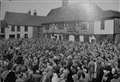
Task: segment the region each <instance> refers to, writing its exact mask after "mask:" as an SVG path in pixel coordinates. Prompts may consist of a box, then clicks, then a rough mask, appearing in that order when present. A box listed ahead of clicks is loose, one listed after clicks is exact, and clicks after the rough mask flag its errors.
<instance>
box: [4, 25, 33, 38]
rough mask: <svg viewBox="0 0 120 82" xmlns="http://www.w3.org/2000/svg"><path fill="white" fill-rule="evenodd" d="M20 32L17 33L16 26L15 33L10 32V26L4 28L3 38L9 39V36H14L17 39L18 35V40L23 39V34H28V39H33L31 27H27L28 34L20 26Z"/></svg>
mask: <svg viewBox="0 0 120 82" xmlns="http://www.w3.org/2000/svg"><path fill="white" fill-rule="evenodd" d="M20 28H21V29H20V32H17V26H15V32H12V31H11V25H8V27H6V28H5V38H6V39H9V35H10V34H15V38H17V34H20V38H24V34H28V38H32V37H33V27H32V26H28V32H25V31H24V26H20Z"/></svg>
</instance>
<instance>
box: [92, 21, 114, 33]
mask: <svg viewBox="0 0 120 82" xmlns="http://www.w3.org/2000/svg"><path fill="white" fill-rule="evenodd" d="M113 33H114V20H105V29H104V30H101V21H95V22H94V34H113Z"/></svg>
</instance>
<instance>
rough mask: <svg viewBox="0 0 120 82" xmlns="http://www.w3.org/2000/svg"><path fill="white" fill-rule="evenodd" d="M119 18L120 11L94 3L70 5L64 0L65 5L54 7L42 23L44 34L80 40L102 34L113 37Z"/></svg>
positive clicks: (51, 36)
mask: <svg viewBox="0 0 120 82" xmlns="http://www.w3.org/2000/svg"><path fill="white" fill-rule="evenodd" d="M119 18H120V12H117V11H112V10H108V11H105V10H103V9H101V8H100V7H99V6H97V5H96V4H94V3H86V4H72V5H69V4H68V0H63V6H62V7H59V8H55V9H52V10H51V11H50V12H49V13H48V15H47V17H46V19H45V21H44V22H43V23H42V26H43V34H44V36H45V37H47V38H52V39H56V40H69V41H80V42H86V41H92V40H99V39H101V38H100V37H101V36H102V37H104V38H106V37H108V38H112V39H113V38H114V37H116V34H115V29H116V28H118V26H116V19H117V20H120V19H119ZM117 22H118V21H117ZM117 34H119V33H117Z"/></svg>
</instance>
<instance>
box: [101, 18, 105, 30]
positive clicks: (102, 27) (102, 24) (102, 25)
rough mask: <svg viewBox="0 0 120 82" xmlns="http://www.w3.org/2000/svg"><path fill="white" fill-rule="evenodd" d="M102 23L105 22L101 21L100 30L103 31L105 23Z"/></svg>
mask: <svg viewBox="0 0 120 82" xmlns="http://www.w3.org/2000/svg"><path fill="white" fill-rule="evenodd" d="M104 22H105V21H104V20H102V21H101V30H104V29H105V23H104Z"/></svg>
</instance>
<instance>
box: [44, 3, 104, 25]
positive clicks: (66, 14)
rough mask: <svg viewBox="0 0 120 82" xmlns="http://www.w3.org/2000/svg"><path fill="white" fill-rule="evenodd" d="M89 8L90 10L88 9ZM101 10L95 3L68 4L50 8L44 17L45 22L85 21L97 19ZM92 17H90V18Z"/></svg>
mask: <svg viewBox="0 0 120 82" xmlns="http://www.w3.org/2000/svg"><path fill="white" fill-rule="evenodd" d="M90 9H91V11H90ZM102 12H103V10H102V9H101V8H100V7H98V6H97V5H87V4H85V5H69V6H65V7H59V8H56V9H52V10H51V11H50V12H49V13H48V15H47V18H46V21H45V22H46V23H52V22H64V21H77V20H80V21H86V20H93V19H97V18H98V17H99V15H101V13H102ZM91 17H92V19H91Z"/></svg>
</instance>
